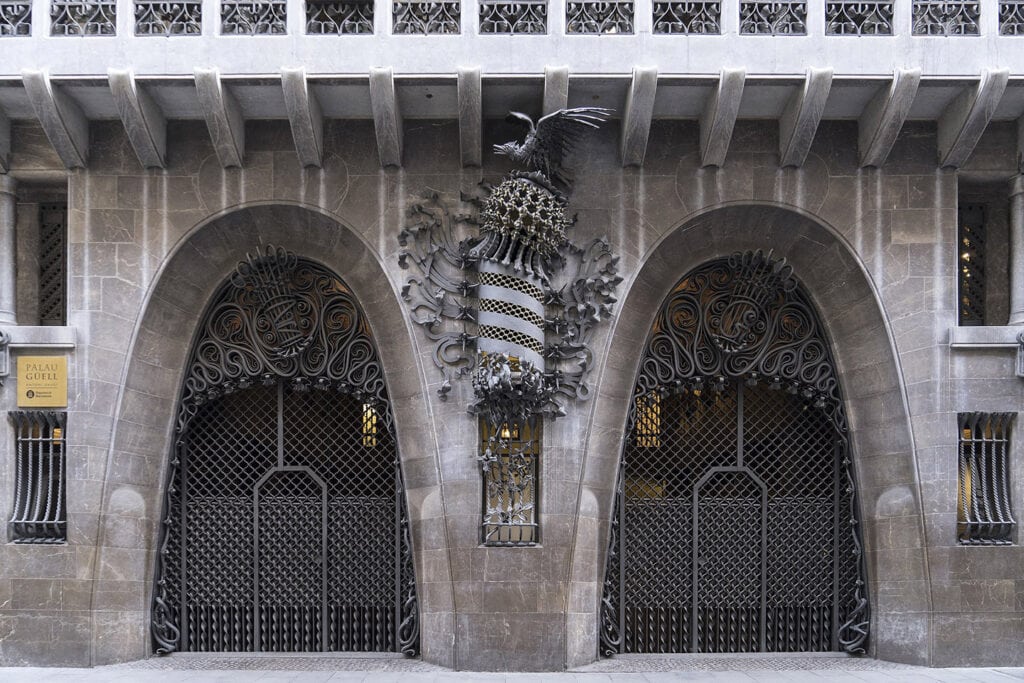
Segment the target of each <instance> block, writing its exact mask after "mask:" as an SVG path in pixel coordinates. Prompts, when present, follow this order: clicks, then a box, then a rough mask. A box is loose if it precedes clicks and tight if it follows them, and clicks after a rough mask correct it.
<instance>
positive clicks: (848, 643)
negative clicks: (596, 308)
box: [601, 252, 869, 655]
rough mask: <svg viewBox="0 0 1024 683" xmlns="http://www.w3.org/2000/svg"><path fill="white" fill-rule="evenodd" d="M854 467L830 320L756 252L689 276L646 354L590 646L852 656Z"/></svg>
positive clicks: (859, 618)
mask: <svg viewBox="0 0 1024 683" xmlns="http://www.w3.org/2000/svg"><path fill="white" fill-rule="evenodd" d="M853 482H854V479H853V475H852V463H851V461H850V457H849V443H848V439H847V429H846V420H845V416H844V413H843V404H842V401H841V396H840V393H839V385H838V381H837V379H836V374H835V366H834V363H833V362H832V358H831V354H830V352H829V347H828V343H827V340H826V338H825V333H824V330H823V328H822V327H821V325H820V323H819V322H818V320H817V316H816V314H815V312H814V309H813V306H812V305H811V303H810V301H809V300H808V299H807V297H806V296H805V295H804V293H803V292H802V291H801V288H800V286H799V284H798V282H797V281H796V279H795V278H794V277H793V274H792V270H791V268H789V267H788V266H787V265H786V264H785V262H784V261H781V260H780V261H776V260H773V259H772V258H771V255H770V254H768V255H765V254H763V253H761V252H747V253H745V254H736V255H734V256H733V257H730V258H729V259H721V260H717V261H714V262H711V263H709V264H707V265H705V266H703V267H701V268H699V269H697V270H696V271H694V272H693V273H691V274H690V275H688V276H686V277H685V278H684V279H683V280H682V281H681V282H680V284H679V285H678V286H677V287H676V288H675V290H674V291H673V292H672V293H671V294H670V295H669V298H668V300H667V301H666V303H665V304H664V306H663V307H662V310H661V312H660V313H659V315H658V317H657V318H656V320H655V323H654V326H653V329H652V331H651V334H650V337H649V339H648V342H647V347H646V352H645V354H644V356H643V359H642V360H641V364H640V371H639V373H638V377H637V383H636V386H635V388H634V393H633V405H632V406H631V409H630V414H629V425H628V432H627V436H626V442H625V446H624V450H623V457H622V462H621V465H620V472H619V483H618V496H617V501H616V510H615V514H614V517H613V520H612V534H611V540H610V544H609V550H608V565H607V570H606V578H605V588H604V599H603V602H602V608H601V612H602V613H601V622H602V628H601V650H602V652H603V654H605V655H611V654H615V653H619V652H794V651H824V650H846V651H849V652H863V651H864V647H865V644H866V640H867V629H868V621H869V620H868V602H867V599H866V597H865V584H864V569H863V557H862V552H861V543H860V535H859V530H858V527H857V519H858V517H859V515H858V513H857V504H856V499H855V495H854V486H853Z"/></svg>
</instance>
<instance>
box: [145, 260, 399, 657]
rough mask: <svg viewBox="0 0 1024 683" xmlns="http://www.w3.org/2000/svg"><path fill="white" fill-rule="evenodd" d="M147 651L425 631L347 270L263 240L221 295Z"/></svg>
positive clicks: (191, 418) (280, 646)
mask: <svg viewBox="0 0 1024 683" xmlns="http://www.w3.org/2000/svg"><path fill="white" fill-rule="evenodd" d="M162 520H163V523H162V537H161V540H160V546H159V547H160V552H159V556H158V561H157V568H156V574H157V580H156V584H155V585H156V589H155V591H154V597H153V609H152V614H153V621H152V635H153V640H154V645H155V649H156V650H157V652H173V651H179V650H180V651H217V652H229V651H244V652H252V651H273V652H318V651H362V652H367V651H369V652H379V651H392V652H395V651H397V652H403V653H406V654H415V653H416V652H417V650H418V648H419V626H418V601H417V595H416V581H415V575H414V573H413V564H412V548H411V536H410V530H409V521H408V512H407V507H406V501H405V493H404V486H403V483H402V474H401V468H400V464H399V458H398V450H397V445H396V442H395V433H394V426H393V422H392V417H391V409H390V402H389V400H388V395H387V391H386V387H385V384H384V378H383V371H382V368H381V366H380V361H379V359H378V358H377V352H376V347H375V345H374V342H373V338H372V336H371V334H370V330H369V327H368V325H367V323H366V320H365V318H364V316H363V313H362V311H361V310H360V309H359V307H358V305H357V303H356V302H355V300H354V298H353V297H352V294H351V292H350V291H349V290H348V289H347V288H346V286H345V284H344V283H343V282H342V281H341V280H339V279H338V278H337V277H336V276H334V275H333V274H332V273H330V272H329V271H327V270H326V269H324V268H322V267H321V266H319V265H316V264H314V263H312V262H309V261H305V260H302V259H299V258H297V257H296V256H295V255H294V254H291V253H289V252H286V251H284V250H281V249H274V248H272V247H270V248H268V249H267V251H266V252H265V253H264V254H262V255H259V256H258V257H255V258H254V257H250V258H249V259H248V260H247V261H246V262H243V263H241V264H239V266H238V268H237V269H236V271H235V273H234V275H233V276H232V277H231V278H230V280H229V282H228V283H226V284H225V285H224V286H222V287H221V289H220V291H219V292H218V293H217V294H216V295H215V298H214V301H213V304H212V305H211V306H210V307H209V309H208V310H207V313H206V315H205V317H204V320H203V323H202V326H201V331H200V335H199V338H198V340H197V341H196V342H195V344H194V347H193V351H192V354H191V356H190V359H189V364H188V366H187V368H186V373H185V380H184V383H183V387H182V390H181V398H180V400H179V403H178V420H177V423H176V430H175V443H174V447H173V452H172V454H171V462H170V472H169V476H168V482H167V488H166V497H165V507H164V514H163V516H162Z"/></svg>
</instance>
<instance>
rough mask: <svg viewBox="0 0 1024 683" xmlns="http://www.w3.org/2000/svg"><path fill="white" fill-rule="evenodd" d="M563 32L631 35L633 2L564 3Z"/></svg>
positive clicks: (614, 0)
mask: <svg viewBox="0 0 1024 683" xmlns="http://www.w3.org/2000/svg"><path fill="white" fill-rule="evenodd" d="M565 32H566V33H596V34H601V33H612V34H615V33H626V34H629V33H632V32H633V0H610V1H607V2H593V1H587V2H569V3H566V6H565Z"/></svg>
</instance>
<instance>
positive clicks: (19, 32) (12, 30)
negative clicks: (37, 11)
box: [0, 0, 32, 36]
mask: <svg viewBox="0 0 1024 683" xmlns="http://www.w3.org/2000/svg"><path fill="white" fill-rule="evenodd" d="M30 35H32V3H30V2H18V1H15V2H12V1H11V0H0V36H30Z"/></svg>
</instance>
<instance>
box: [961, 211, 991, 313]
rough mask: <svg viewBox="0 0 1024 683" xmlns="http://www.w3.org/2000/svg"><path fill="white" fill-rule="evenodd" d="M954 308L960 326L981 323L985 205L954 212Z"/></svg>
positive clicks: (983, 307) (983, 284)
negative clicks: (955, 239)
mask: <svg viewBox="0 0 1024 683" xmlns="http://www.w3.org/2000/svg"><path fill="white" fill-rule="evenodd" d="M957 233H958V234H957V246H958V250H957V271H958V272H957V297H958V305H957V311H958V313H959V322H960V324H961V325H984V324H985V322H986V320H985V208H984V207H983V206H981V205H978V204H962V205H961V206H960V210H959V211H958V212H957Z"/></svg>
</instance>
